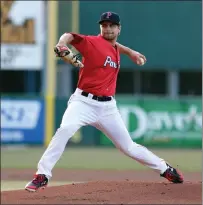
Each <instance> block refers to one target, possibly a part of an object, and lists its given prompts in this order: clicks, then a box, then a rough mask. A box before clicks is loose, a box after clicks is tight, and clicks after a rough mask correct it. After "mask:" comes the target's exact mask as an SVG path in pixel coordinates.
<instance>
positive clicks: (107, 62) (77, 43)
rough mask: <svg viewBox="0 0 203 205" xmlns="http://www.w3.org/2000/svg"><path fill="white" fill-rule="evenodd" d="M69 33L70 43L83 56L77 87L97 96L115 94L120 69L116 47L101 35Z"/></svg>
mask: <svg viewBox="0 0 203 205" xmlns="http://www.w3.org/2000/svg"><path fill="white" fill-rule="evenodd" d="M71 34H72V35H73V36H74V40H73V41H72V42H71V43H70V44H71V45H73V46H74V47H75V48H76V49H77V50H78V51H79V52H80V53H81V54H82V56H83V58H82V63H83V65H84V67H83V68H80V71H79V81H78V85H77V86H78V88H80V89H81V90H84V91H85V92H88V93H92V94H94V95H97V96H112V95H115V92H116V81H117V76H118V72H119V69H120V53H119V49H118V47H117V46H115V47H114V46H112V44H111V43H110V42H108V41H106V40H105V39H104V38H103V37H102V36H101V35H98V36H86V35H81V34H76V33H71Z"/></svg>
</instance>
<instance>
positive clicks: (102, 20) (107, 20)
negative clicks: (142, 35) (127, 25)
mask: <svg viewBox="0 0 203 205" xmlns="http://www.w3.org/2000/svg"><path fill="white" fill-rule="evenodd" d="M104 21H109V22H111V23H114V24H117V25H120V23H118V22H115V21H112V20H110V19H103V20H101V21H98V23H99V24H101V23H102V22H104Z"/></svg>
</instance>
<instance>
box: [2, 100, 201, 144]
mask: <svg viewBox="0 0 203 205" xmlns="http://www.w3.org/2000/svg"><path fill="white" fill-rule="evenodd" d="M116 99H117V105H118V108H119V110H120V114H121V116H122V118H123V120H124V123H125V124H126V126H127V128H128V130H129V132H130V135H131V137H132V139H133V140H134V141H136V142H138V143H140V144H142V145H147V146H156V147H190V148H191V147H192V148H201V145H202V107H201V99H187V100H168V99H165V98H148V99H146V98H144V99H137V98H135V97H121V96H118V97H116ZM66 106H67V99H56V100H55V113H54V116H55V122H54V124H53V125H52V124H51V122H50V123H49V119H47V120H48V121H47V122H46V118H45V104H44V99H43V98H26V97H14V96H13V97H9V98H8V97H4V98H2V99H1V143H2V144H38V145H42V144H44V142H45V140H46V139H45V130H46V126H54V129H53V130H54V131H55V130H56V129H57V128H58V127H59V125H60V122H61V118H62V115H63V113H64V111H65V109H66ZM69 145H71V146H89V145H95V146H112V143H111V141H110V140H109V139H108V138H107V137H106V136H105V135H103V134H102V133H101V132H100V131H98V130H96V129H95V128H93V127H90V126H87V127H83V128H81V129H80V130H79V131H78V132H77V133H76V134H75V135H74V137H72V138H71V140H70V141H69Z"/></svg>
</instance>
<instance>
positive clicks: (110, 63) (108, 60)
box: [104, 56, 120, 68]
mask: <svg viewBox="0 0 203 205" xmlns="http://www.w3.org/2000/svg"><path fill="white" fill-rule="evenodd" d="M108 64H109V66H110V67H112V68H120V65H119V61H118V64H117V63H115V62H114V61H112V60H111V57H110V56H107V57H106V60H105V62H104V67H106V66H107V65H108Z"/></svg>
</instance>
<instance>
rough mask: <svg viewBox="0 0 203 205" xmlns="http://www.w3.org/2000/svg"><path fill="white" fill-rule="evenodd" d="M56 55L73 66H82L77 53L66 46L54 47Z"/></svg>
mask: <svg viewBox="0 0 203 205" xmlns="http://www.w3.org/2000/svg"><path fill="white" fill-rule="evenodd" d="M54 52H55V54H56V57H59V58H61V59H62V60H64V61H65V62H66V63H70V64H72V65H73V66H75V67H79V68H82V67H84V65H83V64H82V63H81V62H80V60H79V58H78V55H77V54H74V53H73V52H72V51H71V50H70V49H69V48H68V47H67V46H56V47H54Z"/></svg>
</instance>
